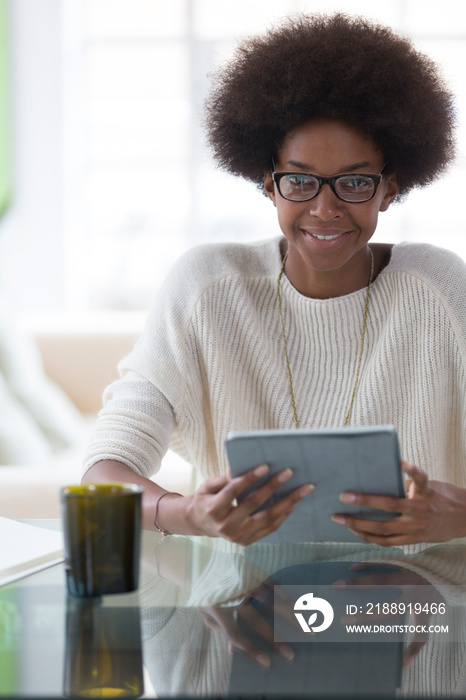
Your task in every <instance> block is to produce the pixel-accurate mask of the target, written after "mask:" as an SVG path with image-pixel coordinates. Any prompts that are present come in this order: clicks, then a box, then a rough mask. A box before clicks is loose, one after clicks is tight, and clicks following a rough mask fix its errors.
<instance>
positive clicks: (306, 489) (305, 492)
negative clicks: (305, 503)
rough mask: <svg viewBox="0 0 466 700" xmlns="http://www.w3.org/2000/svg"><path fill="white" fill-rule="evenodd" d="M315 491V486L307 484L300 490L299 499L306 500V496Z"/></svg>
mask: <svg viewBox="0 0 466 700" xmlns="http://www.w3.org/2000/svg"><path fill="white" fill-rule="evenodd" d="M314 489H315V486H314V484H306V486H303V487H302V488H301V489H300V490H299V497H300V498H304V497H305V496H308V495H309V494H310V493H312V492H313V491H314Z"/></svg>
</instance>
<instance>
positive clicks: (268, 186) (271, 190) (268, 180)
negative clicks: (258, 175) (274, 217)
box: [264, 170, 276, 207]
mask: <svg viewBox="0 0 466 700" xmlns="http://www.w3.org/2000/svg"><path fill="white" fill-rule="evenodd" d="M264 190H265V194H266V195H267V197H268V198H269V199H270V201H271V202H273V205H274V207H275V206H276V203H275V183H274V181H273V177H272V173H271V171H270V170H266V172H265V173H264Z"/></svg>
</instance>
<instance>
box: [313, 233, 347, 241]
mask: <svg viewBox="0 0 466 700" xmlns="http://www.w3.org/2000/svg"><path fill="white" fill-rule="evenodd" d="M311 236H314V238H318V239H319V241H331V240H333V239H334V238H339V237H340V236H343V234H342V233H333V234H330V235H329V236H320V235H319V234H318V233H311Z"/></svg>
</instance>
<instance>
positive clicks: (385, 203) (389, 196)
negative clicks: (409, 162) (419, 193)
mask: <svg viewBox="0 0 466 700" xmlns="http://www.w3.org/2000/svg"><path fill="white" fill-rule="evenodd" d="M383 184H384V186H385V191H384V195H383V197H382V200H381V202H380V208H379V211H387V209H388V207H389V206H390V204H391V203H392V202H393V201H394V199H395V197H396V196H397V194H398V192H399V191H400V186H399V185H398V178H397V177H396V175H395V173H392V174H391V175H387V177H386V178H384V180H383Z"/></svg>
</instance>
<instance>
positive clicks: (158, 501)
mask: <svg viewBox="0 0 466 700" xmlns="http://www.w3.org/2000/svg"><path fill="white" fill-rule="evenodd" d="M164 496H181V497H183V494H182V493H176V491H165V493H162V495H161V496H159V497H158V499H157V503H156V504H155V517H154V525H155V527H156V528H157V530H158V531H159V532H161V533H162V535H163V536H164V537H166V536H167V535H171V532H168V530H164V529H163V528H162V527H159V526H158V525H157V517H158V514H159V503H160V501H161V500H162V498H164Z"/></svg>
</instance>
